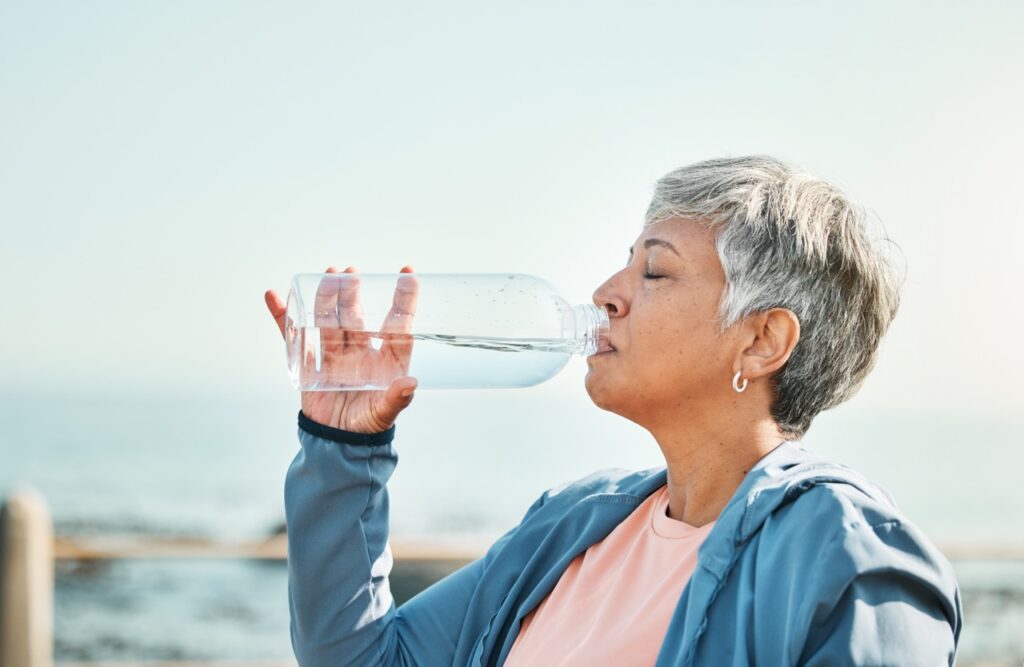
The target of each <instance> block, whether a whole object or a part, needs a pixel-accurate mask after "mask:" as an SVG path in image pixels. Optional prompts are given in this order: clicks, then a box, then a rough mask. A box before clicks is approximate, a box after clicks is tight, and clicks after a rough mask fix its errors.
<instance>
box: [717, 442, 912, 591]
mask: <svg viewBox="0 0 1024 667" xmlns="http://www.w3.org/2000/svg"><path fill="white" fill-rule="evenodd" d="M827 483H839V484H847V485H849V486H851V487H853V488H854V489H856V490H857V491H859V492H861V493H862V494H864V495H866V496H867V497H868V498H871V499H872V500H874V501H875V502H877V503H880V504H882V505H885V506H888V507H890V508H891V509H892V510H893V511H896V504H895V502H894V501H893V499H892V497H891V496H889V494H888V493H886V492H885V491H884V490H883V489H882V488H881V487H879V486H877V485H876V484H874V483H873V482H871V481H869V480H868V479H867V478H865V477H864V476H863V475H861V474H860V473H858V472H857V471H855V470H853V469H851V468H848V467H846V466H844V465H841V464H838V463H833V462H830V461H827V460H825V459H823V458H821V457H819V456H817V455H815V454H812V453H811V452H808V451H807V450H806V449H804V448H803V447H802V446H800V444H799V443H797V442H792V441H784V442H783V443H782V444H780V445H779V446H778V447H776V448H775V449H773V450H772V451H771V452H769V453H768V454H766V455H765V456H764V457H762V458H761V459H760V460H759V461H758V462H757V463H756V464H755V465H754V467H753V468H751V470H750V472H748V473H747V475H746V477H744V479H743V482H742V483H741V484H740V486H739V487H738V488H737V489H736V492H735V493H734V494H733V496H732V498H731V499H730V500H729V502H728V504H726V506H725V508H724V509H723V510H722V513H721V514H720V515H719V517H718V519H717V522H716V524H715V530H714V531H713V533H712V534H713V535H716V536H718V539H712V538H711V536H709V538H708V539H707V540H706V541H705V542H704V544H703V545H701V549H700V558H701V561H702V562H703V564H704V565H705V566H706V567H708V569H710V570H711V571H712V572H714V573H715V574H716V575H717V576H719V577H722V576H724V575H725V574H726V573H727V572H728V569H729V567H730V566H731V563H732V561H733V560H734V558H735V555H736V552H737V549H738V548H739V547H741V546H743V545H744V544H746V543H747V542H748V541H750V539H751V538H752V537H753V536H754V535H755V534H756V533H757V532H758V531H759V530H760V529H761V527H762V526H763V525H764V523H765V521H766V520H767V519H768V517H769V516H771V514H772V513H773V512H775V511H776V510H777V509H779V508H780V507H782V506H783V505H786V504H788V503H790V502H793V501H794V500H795V499H796V498H797V497H799V496H800V495H801V494H802V493H804V492H806V491H808V490H810V489H811V488H813V487H815V486H817V485H820V484H827Z"/></svg>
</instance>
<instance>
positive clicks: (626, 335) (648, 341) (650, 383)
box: [586, 218, 736, 427]
mask: <svg viewBox="0 0 1024 667" xmlns="http://www.w3.org/2000/svg"><path fill="white" fill-rule="evenodd" d="M631 253H632V254H631V255H630V258H629V262H628V264H627V265H626V266H625V267H624V268H623V269H621V270H620V271H618V272H617V273H615V274H614V275H612V276H611V277H610V278H608V280H606V281H605V282H604V284H602V285H601V286H600V287H598V288H597V291H595V292H594V303H595V304H596V305H598V306H603V307H605V308H607V309H608V315H609V318H610V320H611V333H610V337H609V338H610V343H611V345H612V347H613V348H614V350H613V351H610V352H604V353H601V354H597V355H593V356H590V357H588V358H587V365H588V366H589V372H588V373H587V377H586V388H587V393H589V394H590V397H591V399H593V401H594V403H595V404H596V405H597V406H598V407H601V408H603V409H605V410H609V411H611V412H614V413H616V414H620V415H622V416H623V417H626V418H627V419H630V420H632V421H634V422H636V423H638V424H640V425H642V426H646V427H654V426H657V425H658V423H660V422H661V421H663V420H666V419H670V420H676V419H679V418H681V417H683V416H685V415H687V414H690V415H697V414H700V412H701V411H702V410H703V409H705V408H706V407H707V406H706V405H704V404H707V403H711V404H712V405H713V404H716V403H717V404H720V402H721V397H722V395H723V392H731V384H730V383H731V380H732V373H733V370H732V365H733V362H734V352H733V350H732V347H733V346H732V345H731V343H732V342H733V339H734V334H735V332H736V327H731V328H730V329H728V330H727V331H726V332H725V333H720V332H719V329H718V319H717V316H718V305H719V301H720V299H721V297H722V291H723V290H724V289H725V272H724V271H723V269H722V264H721V262H720V261H719V260H718V254H717V252H716V250H715V245H714V236H713V233H712V232H711V231H710V230H708V229H707V228H705V227H703V226H701V225H699V224H697V223H695V222H692V221H689V220H683V219H679V218H674V219H670V220H665V221H662V222H658V223H655V224H653V225H650V226H647V227H645V228H644V231H643V233H642V234H640V236H639V237H638V238H637V240H636V242H635V243H634V244H633V246H632V248H631Z"/></svg>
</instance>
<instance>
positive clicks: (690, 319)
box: [634, 300, 719, 376]
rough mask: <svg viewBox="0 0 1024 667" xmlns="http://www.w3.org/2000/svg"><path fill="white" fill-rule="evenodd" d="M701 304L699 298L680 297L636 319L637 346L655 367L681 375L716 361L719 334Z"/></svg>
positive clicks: (635, 339)
mask: <svg viewBox="0 0 1024 667" xmlns="http://www.w3.org/2000/svg"><path fill="white" fill-rule="evenodd" d="M702 306H703V304H700V303H697V302H696V300H692V301H686V300H682V301H677V302H674V303H671V304H667V305H665V306H661V307H659V308H658V309H657V310H656V311H654V313H653V314H654V315H656V316H654V317H641V318H638V320H637V321H635V322H634V325H635V327H634V332H635V333H634V342H635V346H636V348H637V349H638V351H639V352H640V353H641V354H642V355H643V356H644V357H645V358H646V359H649V360H651V361H650V362H649V365H650V366H651V368H652V370H657V369H659V368H660V369H661V371H662V372H661V373H659V374H661V375H664V374H666V373H668V374H670V375H673V376H678V375H680V374H690V373H692V371H693V370H695V369H698V368H703V367H707V366H709V365H712V364H714V360H715V358H716V357H717V353H718V342H719V337H718V335H717V329H716V328H715V326H716V325H715V324H714V322H713V321H712V318H713V316H709V315H708V314H707V313H706V312H704V311H705V308H703V307H702Z"/></svg>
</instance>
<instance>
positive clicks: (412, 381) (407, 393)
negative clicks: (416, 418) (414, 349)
mask: <svg viewBox="0 0 1024 667" xmlns="http://www.w3.org/2000/svg"><path fill="white" fill-rule="evenodd" d="M418 384H419V383H418V382H417V380H416V378H414V377H409V376H404V377H400V378H397V379H396V380H394V381H393V382H392V383H391V385H390V386H389V387H388V388H387V390H386V391H385V392H384V398H383V401H382V402H383V405H382V406H381V409H380V416H381V418H382V419H384V420H386V421H387V422H388V424H392V423H394V421H395V419H396V418H397V417H398V413H400V412H401V411H402V410H404V409H406V408H407V407H409V404H410V403H412V399H413V395H414V392H415V391H416V387H417V385H418Z"/></svg>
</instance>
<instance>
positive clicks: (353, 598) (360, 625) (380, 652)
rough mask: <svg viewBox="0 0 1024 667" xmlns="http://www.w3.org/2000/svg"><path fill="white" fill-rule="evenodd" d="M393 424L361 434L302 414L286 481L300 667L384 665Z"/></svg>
mask: <svg viewBox="0 0 1024 667" xmlns="http://www.w3.org/2000/svg"><path fill="white" fill-rule="evenodd" d="M393 436H394V428H393V427H392V429H390V430H389V431H386V432H384V433H381V434H374V435H369V436H360V435H358V434H351V433H348V432H346V431H340V430H337V429H329V428H327V427H323V426H320V425H317V424H314V423H312V422H310V421H308V420H306V419H305V418H304V416H303V415H301V413H300V428H299V441H300V444H301V446H302V448H301V450H300V451H299V453H298V454H297V455H296V457H295V460H294V461H293V462H292V465H291V466H290V467H289V469H288V474H287V477H286V479H285V516H286V519H287V524H288V594H289V605H290V609H291V621H292V623H291V632H292V646H293V648H294V650H295V655H296V657H297V658H298V660H299V663H300V664H301V665H303V666H304V667H305V666H307V665H309V666H319V665H331V667H341V666H343V665H371V664H373V665H375V664H382V663H383V662H384V660H385V658H384V656H386V655H387V654H388V651H387V647H388V646H389V645H393V637H391V635H392V634H393V632H394V628H393V627H392V620H393V618H394V608H393V601H392V597H391V591H390V588H389V585H388V575H389V574H390V572H391V565H392V558H391V551H390V548H389V546H388V492H387V486H386V485H387V482H388V479H389V478H390V477H391V474H392V472H394V469H395V465H396V463H397V460H398V457H397V454H396V453H395V452H394V451H393V449H392V446H391V439H392V437H393Z"/></svg>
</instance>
